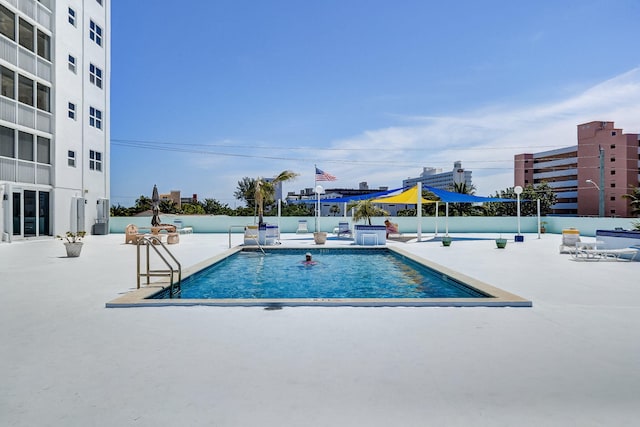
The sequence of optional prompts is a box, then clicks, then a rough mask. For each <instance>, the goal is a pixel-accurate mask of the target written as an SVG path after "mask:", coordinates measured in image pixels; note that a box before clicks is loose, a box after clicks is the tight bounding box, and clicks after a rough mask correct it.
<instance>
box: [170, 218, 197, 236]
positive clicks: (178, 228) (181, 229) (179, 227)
mask: <svg viewBox="0 0 640 427" xmlns="http://www.w3.org/2000/svg"><path fill="white" fill-rule="evenodd" d="M173 225H175V226H176V231H177V232H178V233H180V234H191V233H193V227H185V226H184V224H183V223H182V220H181V219H174V220H173Z"/></svg>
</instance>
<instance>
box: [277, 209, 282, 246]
mask: <svg viewBox="0 0 640 427" xmlns="http://www.w3.org/2000/svg"><path fill="white" fill-rule="evenodd" d="M281 214H282V199H278V240H280V215H281Z"/></svg>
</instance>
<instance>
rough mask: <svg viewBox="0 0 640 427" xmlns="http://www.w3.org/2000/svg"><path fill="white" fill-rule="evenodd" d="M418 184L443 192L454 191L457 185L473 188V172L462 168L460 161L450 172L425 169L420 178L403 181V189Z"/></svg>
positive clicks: (455, 163)
mask: <svg viewBox="0 0 640 427" xmlns="http://www.w3.org/2000/svg"><path fill="white" fill-rule="evenodd" d="M418 182H421V183H422V185H428V186H429V187H435V188H439V189H441V190H446V191H453V189H454V187H455V184H460V183H465V184H466V186H467V188H471V171H468V170H464V169H463V168H462V162H461V161H460V160H458V161H456V162H454V164H453V169H452V170H451V171H449V172H442V170H441V169H435V168H423V169H422V173H421V174H420V176H419V177H418V178H407V179H405V180H404V181H402V186H403V187H410V186H411V187H412V186H414V185H416V184H417V183H418Z"/></svg>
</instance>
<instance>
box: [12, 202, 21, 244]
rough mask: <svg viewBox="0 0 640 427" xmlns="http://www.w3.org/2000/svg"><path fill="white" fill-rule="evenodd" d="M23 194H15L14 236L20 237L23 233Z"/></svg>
mask: <svg viewBox="0 0 640 427" xmlns="http://www.w3.org/2000/svg"><path fill="white" fill-rule="evenodd" d="M21 224H22V193H13V235H14V236H20V234H21V233H20V232H21V231H22V227H21V226H20V225H21Z"/></svg>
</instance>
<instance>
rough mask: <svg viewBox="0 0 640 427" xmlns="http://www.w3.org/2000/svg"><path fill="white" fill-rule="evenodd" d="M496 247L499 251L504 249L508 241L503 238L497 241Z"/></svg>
mask: <svg viewBox="0 0 640 427" xmlns="http://www.w3.org/2000/svg"><path fill="white" fill-rule="evenodd" d="M496 246H497V247H498V249H504V248H505V247H506V246H507V239H503V238H502V236H500V237H499V238H497V239H496Z"/></svg>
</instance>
